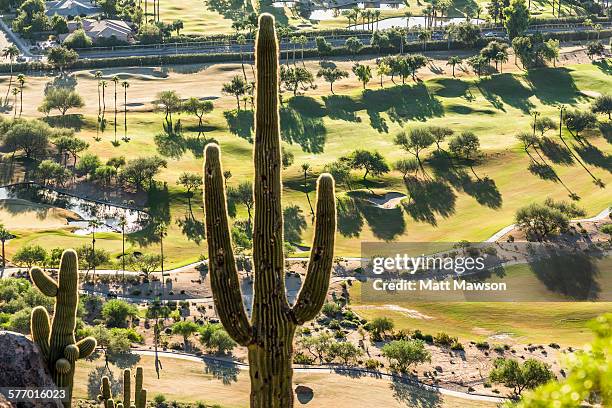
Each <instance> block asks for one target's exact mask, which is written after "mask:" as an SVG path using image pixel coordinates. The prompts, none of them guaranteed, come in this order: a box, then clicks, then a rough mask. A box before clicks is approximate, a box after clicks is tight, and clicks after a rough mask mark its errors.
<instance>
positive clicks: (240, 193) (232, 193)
mask: <svg viewBox="0 0 612 408" xmlns="http://www.w3.org/2000/svg"><path fill="white" fill-rule="evenodd" d="M227 198H228V200H230V201H233V202H234V203H238V204H242V205H244V206H245V207H246V210H247V213H248V215H249V224H251V220H252V215H251V212H252V210H253V206H254V205H255V202H254V200H253V183H251V182H250V181H244V182H242V183H240V184H239V185H238V187H230V188H229V189H228V191H227Z"/></svg>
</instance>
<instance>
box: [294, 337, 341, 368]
mask: <svg viewBox="0 0 612 408" xmlns="http://www.w3.org/2000/svg"><path fill="white" fill-rule="evenodd" d="M332 342H333V338H332V335H331V334H330V333H328V332H321V334H319V335H318V336H302V337H300V338H299V340H298V344H299V345H300V346H301V347H303V348H304V349H306V350H308V352H309V353H310V354H312V355H313V357H315V358H318V359H319V364H323V361H324V359H325V357H326V356H327V355H328V353H329V347H330V346H331V344H332Z"/></svg>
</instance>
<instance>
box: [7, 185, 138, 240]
mask: <svg viewBox="0 0 612 408" xmlns="http://www.w3.org/2000/svg"><path fill="white" fill-rule="evenodd" d="M15 203H20V204H21V205H19V206H17V205H15ZM28 203H31V204H32V208H34V207H36V206H38V208H40V206H41V205H43V206H47V207H48V208H53V207H54V208H60V209H64V210H67V211H66V214H67V216H66V225H67V226H70V227H73V229H72V233H73V234H77V235H87V234H90V233H91V232H92V229H93V228H92V227H91V226H90V221H92V220H97V221H98V222H99V225H98V226H96V227H95V230H96V232H121V220H122V219H125V223H126V224H125V232H126V233H132V232H136V231H140V230H141V229H143V228H144V227H146V225H147V224H148V222H149V215H148V214H147V213H146V212H144V211H140V210H136V209H133V208H129V207H127V206H123V205H119V204H110V203H103V202H97V201H93V200H88V199H84V198H80V197H75V196H73V195H70V194H66V193H62V192H59V191H56V190H53V189H50V188H47V187H44V186H41V185H38V184H35V183H23V184H15V185H11V186H5V187H0V204H1V205H2V208H3V209H5V210H7V211H8V212H17V211H23V208H28V206H27V204H28ZM23 204H25V205H23ZM36 222H37V220H36V219H32V224H35V223H36Z"/></svg>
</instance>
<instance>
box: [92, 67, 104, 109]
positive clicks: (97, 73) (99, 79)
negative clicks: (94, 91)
mask: <svg viewBox="0 0 612 408" xmlns="http://www.w3.org/2000/svg"><path fill="white" fill-rule="evenodd" d="M94 78H96V80H97V81H98V116H100V114H101V113H102V100H101V95H100V85H101V82H100V81H101V79H102V72H101V71H96V73H95V74H94Z"/></svg>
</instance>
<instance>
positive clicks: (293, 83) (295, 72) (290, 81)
mask: <svg viewBox="0 0 612 408" xmlns="http://www.w3.org/2000/svg"><path fill="white" fill-rule="evenodd" d="M280 80H281V83H282V84H283V85H284V86H285V89H287V90H288V91H291V92H293V96H295V95H297V91H298V90H300V89H301V90H302V91H304V92H305V91H307V90H308V89H315V87H316V86H315V84H314V77H313V75H312V72H310V71H309V70H307V69H306V68H303V67H291V68H287V67H285V66H281V72H280Z"/></svg>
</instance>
